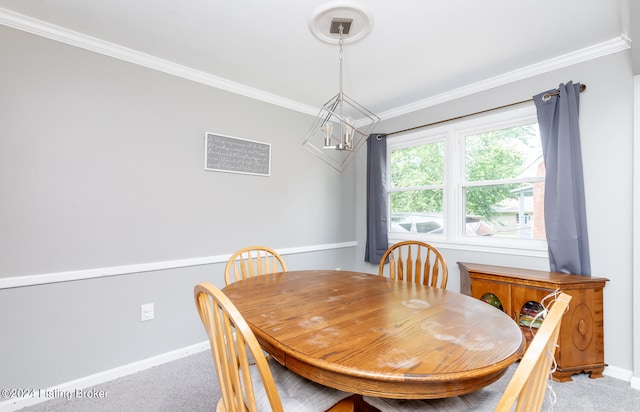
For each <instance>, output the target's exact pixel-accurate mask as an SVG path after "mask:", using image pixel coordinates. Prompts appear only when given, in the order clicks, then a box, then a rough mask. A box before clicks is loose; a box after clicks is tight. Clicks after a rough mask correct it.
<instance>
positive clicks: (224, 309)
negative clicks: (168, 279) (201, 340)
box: [194, 282, 362, 412]
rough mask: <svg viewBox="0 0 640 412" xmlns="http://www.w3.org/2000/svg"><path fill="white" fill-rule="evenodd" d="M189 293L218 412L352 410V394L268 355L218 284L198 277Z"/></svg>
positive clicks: (337, 411)
mask: <svg viewBox="0 0 640 412" xmlns="http://www.w3.org/2000/svg"><path fill="white" fill-rule="evenodd" d="M194 296H195V301H196V307H197V309H198V314H199V315H200V319H201V320H202V323H203V324H204V328H205V330H206V331H207V335H208V337H209V343H210V345H211V353H212V355H213V360H214V363H215V368H216V372H217V375H218V381H219V383H220V392H221V398H220V400H219V401H218V404H217V409H216V410H217V411H218V412H236V411H259V410H269V411H276V412H278V411H284V410H286V411H332V412H346V411H353V410H354V405H355V401H354V396H352V394H349V393H346V392H342V391H338V390H336V389H333V388H328V387H326V386H322V385H320V384H318V383H315V382H312V381H310V380H307V379H305V378H303V377H301V376H299V375H297V374H295V373H293V372H291V371H289V370H288V369H286V368H285V367H284V366H282V365H280V364H279V363H278V362H276V361H275V360H273V359H269V360H267V359H266V358H265V356H264V354H263V352H262V348H261V347H260V344H259V343H258V341H257V339H256V337H255V335H254V334H253V332H252V331H251V329H250V328H249V325H248V324H247V322H246V321H245V320H244V318H243V317H242V315H241V314H240V312H239V311H238V310H237V309H236V307H235V306H234V305H233V303H232V302H231V300H229V298H228V297H227V296H226V295H225V294H224V293H223V292H222V291H221V290H220V289H218V288H217V287H215V286H214V285H212V284H211V283H206V282H205V283H200V284H198V285H196V286H195V288H194ZM361 399H362V398H360V400H361Z"/></svg>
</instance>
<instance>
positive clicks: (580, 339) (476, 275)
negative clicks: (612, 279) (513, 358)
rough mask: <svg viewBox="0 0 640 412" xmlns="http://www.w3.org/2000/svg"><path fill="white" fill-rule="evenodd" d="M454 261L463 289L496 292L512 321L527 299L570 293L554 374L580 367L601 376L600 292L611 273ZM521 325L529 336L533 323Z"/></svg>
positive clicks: (566, 376)
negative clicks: (600, 275)
mask: <svg viewBox="0 0 640 412" xmlns="http://www.w3.org/2000/svg"><path fill="white" fill-rule="evenodd" d="M458 266H459V267H460V291H461V292H462V293H463V294H466V295H469V296H473V297H475V298H478V299H480V298H482V297H483V296H486V294H493V295H495V297H497V298H498V299H499V303H500V304H501V306H502V309H503V310H504V312H505V313H507V314H508V315H509V316H510V317H511V318H512V319H513V320H514V321H516V322H518V321H519V318H520V312H521V310H522V308H523V306H524V305H525V303H527V302H530V301H532V302H538V303H539V302H541V301H542V300H543V299H544V298H545V297H546V296H548V295H549V294H550V293H552V292H554V291H556V290H560V291H562V292H565V293H567V294H569V295H571V296H572V300H571V304H570V305H569V310H568V312H567V313H565V315H564V317H563V318H562V325H561V327H560V337H559V339H558V348H557V349H556V354H555V358H556V362H557V365H558V366H557V369H556V372H555V373H554V374H553V379H554V380H556V381H560V382H566V381H571V380H572V379H571V375H574V374H576V373H581V372H585V373H589V376H590V377H591V378H600V377H602V372H603V371H604V368H605V366H607V364H606V363H604V327H603V293H602V292H603V289H604V287H605V283H606V282H607V281H608V280H609V279H605V278H597V277H590V276H579V275H568V274H564V273H557V272H544V271H538V270H527V269H517V268H511V267H503V266H493V265H481V264H476V263H465V262H458ZM485 299H486V297H485ZM546 303H550V301H547V302H546ZM496 304H497V302H496ZM520 327H521V329H522V330H523V333H524V334H525V336H526V337H527V340H528V341H530V340H531V329H530V328H529V327H527V326H520ZM534 330H535V329H534Z"/></svg>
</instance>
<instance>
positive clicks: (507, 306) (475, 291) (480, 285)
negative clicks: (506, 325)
mask: <svg viewBox="0 0 640 412" xmlns="http://www.w3.org/2000/svg"><path fill="white" fill-rule="evenodd" d="M485 293H493V294H494V295H495V296H496V297H497V298H498V299H499V300H500V303H502V310H504V312H505V313H506V314H507V315H509V316H511V307H512V306H511V285H510V284H508V283H500V282H493V281H490V280H484V279H472V280H471V296H473V297H474V298H476V299H480V298H482V296H483V295H484V294H485Z"/></svg>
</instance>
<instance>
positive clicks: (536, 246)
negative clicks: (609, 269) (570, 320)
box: [388, 233, 549, 259]
mask: <svg viewBox="0 0 640 412" xmlns="http://www.w3.org/2000/svg"><path fill="white" fill-rule="evenodd" d="M388 236H389V243H390V244H392V243H396V242H400V241H403V240H419V241H422V242H426V243H429V244H430V245H433V246H435V247H436V248H438V249H454V250H463V251H469V252H482V253H496V254H502V255H516V256H527V257H540V258H547V259H548V258H549V252H548V249H547V242H546V241H541V240H520V239H512V240H511V239H495V238H486V237H485V238H469V239H456V240H449V239H445V238H443V237H440V236H429V235H419V234H416V233H411V234H400V233H389V235H388Z"/></svg>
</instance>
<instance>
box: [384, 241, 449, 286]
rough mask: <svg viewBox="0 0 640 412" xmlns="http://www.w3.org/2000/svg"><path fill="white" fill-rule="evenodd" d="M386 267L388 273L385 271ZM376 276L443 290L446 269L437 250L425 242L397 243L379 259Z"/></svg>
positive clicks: (445, 282)
mask: <svg viewBox="0 0 640 412" xmlns="http://www.w3.org/2000/svg"><path fill="white" fill-rule="evenodd" d="M405 255H406V256H407V257H406V259H405V258H404V256H405ZM413 256H415V259H413ZM387 266H388V268H389V269H388V272H387V271H386V270H385V267H387ZM405 268H406V273H405ZM378 275H379V276H381V277H389V278H390V279H393V280H398V281H406V282H413V283H416V284H423V285H428V286H431V287H439V288H442V289H445V288H446V287H447V280H448V269H447V263H446V262H445V260H444V257H442V254H441V253H440V251H438V249H436V248H435V247H433V246H431V245H429V244H428V243H425V242H419V241H413V240H410V241H404V242H398V243H396V244H395V245H393V246H391V247H390V248H389V249H387V251H386V252H385V253H384V255H383V256H382V259H380V265H379V267H378Z"/></svg>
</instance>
